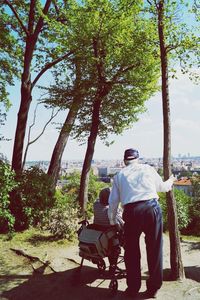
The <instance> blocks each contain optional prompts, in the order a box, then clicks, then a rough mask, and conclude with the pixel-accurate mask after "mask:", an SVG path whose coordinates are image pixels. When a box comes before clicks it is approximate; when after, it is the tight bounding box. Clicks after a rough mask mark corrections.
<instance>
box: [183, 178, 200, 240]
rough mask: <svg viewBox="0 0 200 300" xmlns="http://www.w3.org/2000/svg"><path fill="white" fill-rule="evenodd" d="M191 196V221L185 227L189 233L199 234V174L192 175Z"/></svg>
mask: <svg viewBox="0 0 200 300" xmlns="http://www.w3.org/2000/svg"><path fill="white" fill-rule="evenodd" d="M192 188H193V197H192V203H191V206H190V216H191V222H190V224H189V226H188V228H187V232H186V233H189V234H194V235H197V236H200V176H199V175H197V176H194V177H192Z"/></svg>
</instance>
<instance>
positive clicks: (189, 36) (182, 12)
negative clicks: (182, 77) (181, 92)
mask: <svg viewBox="0 0 200 300" xmlns="http://www.w3.org/2000/svg"><path fill="white" fill-rule="evenodd" d="M146 3H147V7H146V9H147V10H148V11H149V12H151V13H152V14H153V17H152V21H153V22H155V23H157V14H158V5H157V4H156V1H155V2H154V1H148V2H146ZM163 4H164V15H163V20H164V35H165V44H166V50H167V55H168V65H169V71H170V74H171V76H172V78H177V74H176V73H177V70H178V69H179V70H180V71H181V72H182V73H183V74H186V73H187V74H188V75H189V78H190V79H191V80H193V82H194V83H199V80H200V76H199V72H198V68H199V63H200V46H199V13H198V11H199V10H198V5H197V4H196V3H195V4H193V5H192V1H188V0H177V1H173V0H167V1H164V2H163ZM195 16H196V22H195ZM155 23H154V24H155ZM153 42H154V43H155V45H156V39H155V40H154V41H153Z"/></svg>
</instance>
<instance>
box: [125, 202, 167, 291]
mask: <svg viewBox="0 0 200 300" xmlns="http://www.w3.org/2000/svg"><path fill="white" fill-rule="evenodd" d="M123 219H124V221H125V224H124V240H125V253H124V260H125V265H126V271H127V286H128V288H129V289H130V290H131V291H133V292H138V291H139V289H140V287H141V268H140V258H141V254H140V245H139V240H140V235H141V233H142V232H144V233H145V243H146V251H147V263H148V269H149V278H148V280H147V282H146V284H147V289H148V290H150V291H156V290H158V289H159V288H160V287H161V285H162V278H163V266H162V258H163V255H162V246H163V241H162V232H163V225H162V211H161V208H160V205H159V203H158V201H157V200H156V199H152V200H148V201H141V202H138V203H130V204H127V205H125V207H124V213H123Z"/></svg>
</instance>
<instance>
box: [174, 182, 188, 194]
mask: <svg viewBox="0 0 200 300" xmlns="http://www.w3.org/2000/svg"><path fill="white" fill-rule="evenodd" d="M174 187H175V188H176V189H177V190H181V191H183V192H184V193H185V194H186V195H188V196H192V182H191V180H190V179H189V178H181V179H179V180H177V181H175V182H174Z"/></svg>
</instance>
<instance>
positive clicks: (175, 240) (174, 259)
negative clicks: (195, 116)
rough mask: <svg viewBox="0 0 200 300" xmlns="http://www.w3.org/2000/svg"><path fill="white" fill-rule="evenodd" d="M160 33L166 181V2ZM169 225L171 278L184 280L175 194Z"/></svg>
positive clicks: (168, 129)
mask: <svg viewBox="0 0 200 300" xmlns="http://www.w3.org/2000/svg"><path fill="white" fill-rule="evenodd" d="M158 33H159V42H160V55H161V71H162V102H163V126H164V151H163V169H164V179H165V180H167V179H168V178H169V176H170V175H171V163H170V159H171V126H170V100H169V86H168V83H169V79H168V59H167V51H166V45H165V36H164V1H159V6H158ZM167 207H168V224H169V238H170V264H171V277H172V279H173V280H177V279H182V278H184V268H183V264H182V258H181V249H180V235H179V229H178V219H177V211H176V202H175V198H174V195H173V192H172V191H171V192H168V193H167Z"/></svg>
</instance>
